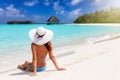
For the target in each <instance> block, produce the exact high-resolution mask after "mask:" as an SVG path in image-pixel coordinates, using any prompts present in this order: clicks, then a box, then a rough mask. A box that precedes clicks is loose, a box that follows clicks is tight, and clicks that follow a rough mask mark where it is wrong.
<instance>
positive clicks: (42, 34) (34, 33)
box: [18, 27, 65, 76]
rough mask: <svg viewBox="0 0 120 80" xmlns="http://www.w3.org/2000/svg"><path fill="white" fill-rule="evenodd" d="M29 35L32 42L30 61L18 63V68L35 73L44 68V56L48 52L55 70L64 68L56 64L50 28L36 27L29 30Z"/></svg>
mask: <svg viewBox="0 0 120 80" xmlns="http://www.w3.org/2000/svg"><path fill="white" fill-rule="evenodd" d="M29 37H30V39H31V40H32V42H33V43H32V44H31V50H32V56H33V58H32V62H28V61H25V63H24V64H22V65H18V68H19V69H24V70H29V71H32V73H31V74H30V76H35V75H37V72H38V71H43V70H45V69H46V62H45V58H46V56H47V54H48V55H49V57H50V59H51V60H52V62H53V63H54V65H55V67H56V69H57V70H65V68H60V67H59V66H58V64H57V62H56V59H55V57H54V56H53V53H52V44H51V42H50V40H51V39H52V37H53V32H52V31H51V30H48V29H45V28H43V27H38V28H37V29H32V30H30V32H29Z"/></svg>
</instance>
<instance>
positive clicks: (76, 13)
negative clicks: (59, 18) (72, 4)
mask: <svg viewBox="0 0 120 80" xmlns="http://www.w3.org/2000/svg"><path fill="white" fill-rule="evenodd" d="M80 14H81V9H79V8H78V9H75V10H72V11H71V12H69V14H68V16H69V18H77V17H78V16H80Z"/></svg>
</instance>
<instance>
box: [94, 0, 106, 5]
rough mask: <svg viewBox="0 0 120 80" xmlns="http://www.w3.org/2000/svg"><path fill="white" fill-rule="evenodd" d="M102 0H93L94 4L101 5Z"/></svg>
mask: <svg viewBox="0 0 120 80" xmlns="http://www.w3.org/2000/svg"><path fill="white" fill-rule="evenodd" d="M103 2H104V0H94V3H93V4H95V5H101V4H102V3H103Z"/></svg>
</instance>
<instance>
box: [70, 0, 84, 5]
mask: <svg viewBox="0 0 120 80" xmlns="http://www.w3.org/2000/svg"><path fill="white" fill-rule="evenodd" d="M81 1H82V0H72V1H71V2H70V4H71V5H73V6H74V5H76V4H78V3H79V2H81Z"/></svg>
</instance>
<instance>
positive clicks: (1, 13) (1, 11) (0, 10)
mask: <svg viewBox="0 0 120 80" xmlns="http://www.w3.org/2000/svg"><path fill="white" fill-rule="evenodd" d="M3 12H4V9H2V8H0V16H2V15H3Z"/></svg>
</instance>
